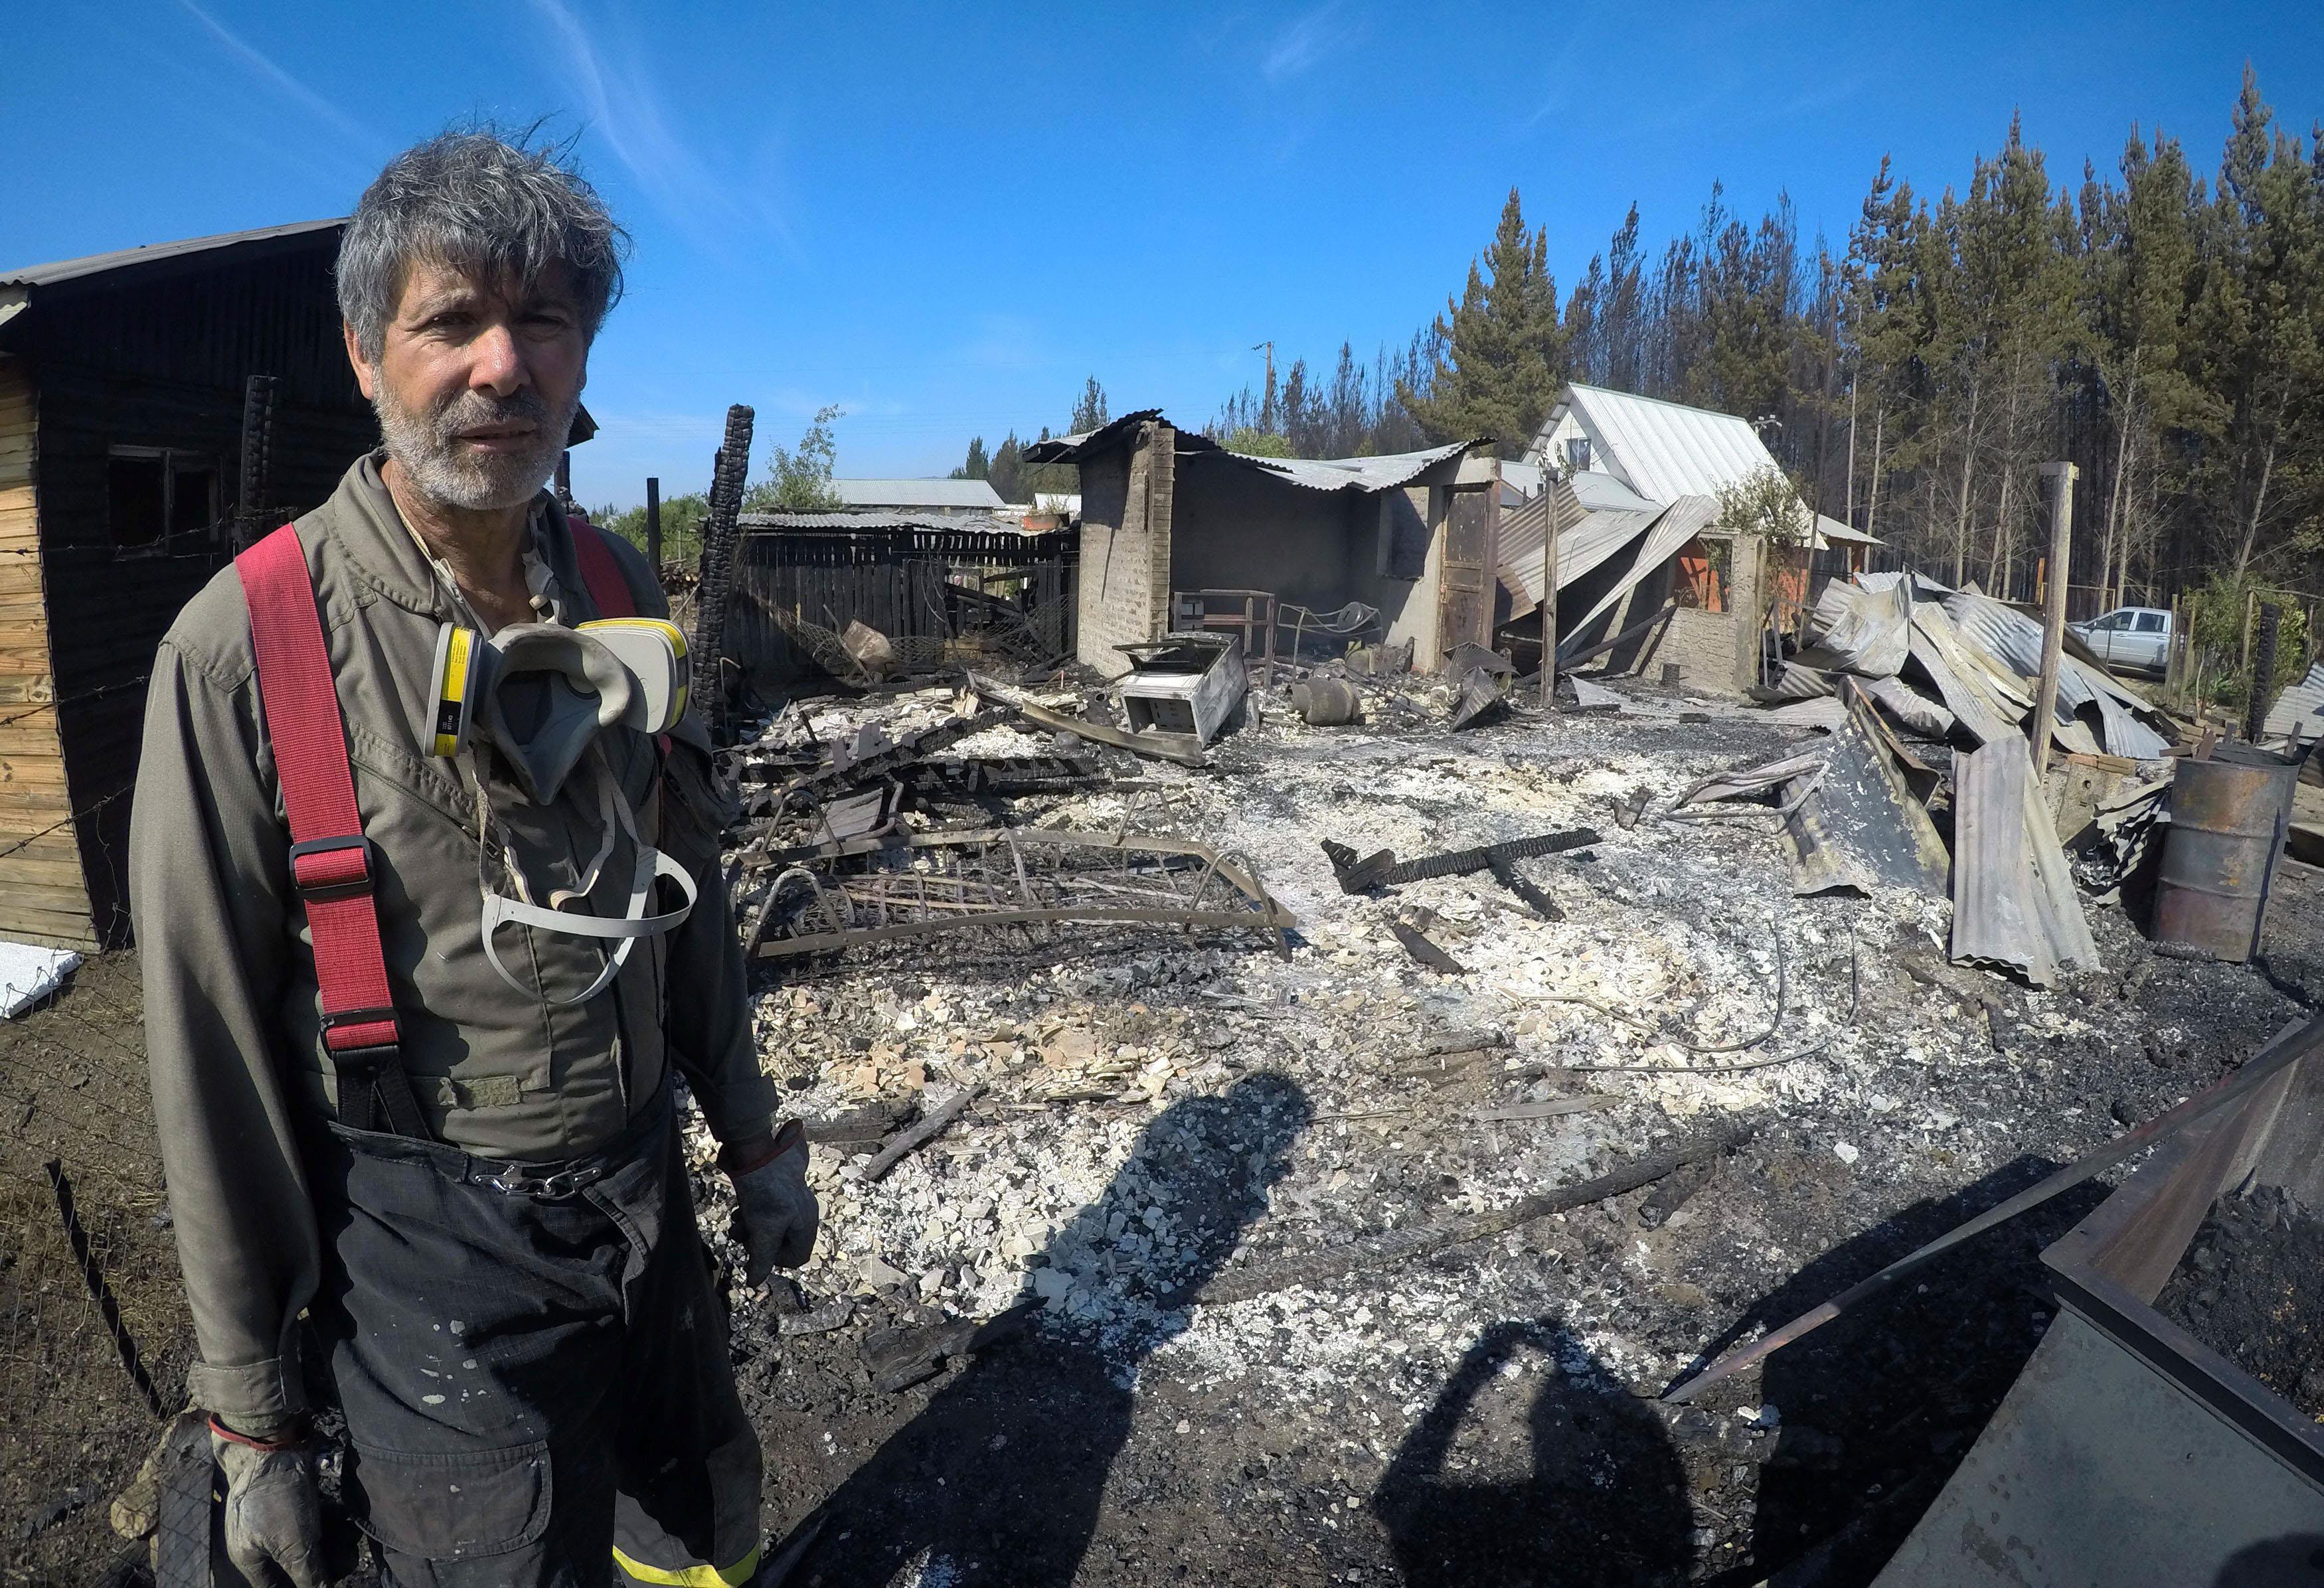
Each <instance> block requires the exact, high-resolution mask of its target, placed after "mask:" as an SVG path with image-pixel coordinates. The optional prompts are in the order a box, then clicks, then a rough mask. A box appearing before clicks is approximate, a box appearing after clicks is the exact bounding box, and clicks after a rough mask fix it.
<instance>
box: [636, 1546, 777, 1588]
mask: <svg viewBox="0 0 2324 1588" xmlns="http://www.w3.org/2000/svg"><path fill="white" fill-rule="evenodd" d="M613 1564H614V1565H617V1566H619V1567H621V1568H622V1573H623V1574H625V1575H627V1576H629V1577H631V1578H632V1579H633V1580H635V1581H637V1582H640V1583H657V1584H661V1585H663V1588H742V1584H743V1583H747V1582H749V1581H750V1580H751V1574H752V1572H755V1571H757V1570H758V1569H759V1552H758V1551H757V1550H756V1549H755V1548H754V1549H752V1551H751V1553H750V1554H748V1555H746V1556H743V1557H742V1559H741V1560H738V1561H736V1562H735V1563H734V1564H733V1565H731V1566H674V1567H671V1566H650V1565H646V1564H645V1562H643V1561H641V1560H632V1559H631V1558H630V1557H629V1556H626V1555H624V1554H622V1547H621V1546H620V1545H618V1544H616V1545H615V1546H613Z"/></svg>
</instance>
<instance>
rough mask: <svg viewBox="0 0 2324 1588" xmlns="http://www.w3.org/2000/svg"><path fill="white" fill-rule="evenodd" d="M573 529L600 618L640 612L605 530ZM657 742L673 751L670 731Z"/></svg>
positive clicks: (581, 525) (575, 524) (576, 553)
mask: <svg viewBox="0 0 2324 1588" xmlns="http://www.w3.org/2000/svg"><path fill="white" fill-rule="evenodd" d="M565 521H566V523H567V524H568V525H570V526H571V527H572V530H573V560H574V561H575V562H576V563H578V564H580V565H581V583H584V584H586V585H587V586H588V587H589V601H590V603H591V604H592V605H593V606H595V608H596V609H597V616H599V617H600V618H634V617H636V616H637V615H638V601H637V597H636V596H634V595H632V593H631V592H630V582H629V581H628V580H627V579H625V578H623V577H622V565H621V564H619V563H617V562H615V561H614V560H613V548H612V547H611V546H607V545H606V544H605V532H604V530H603V529H600V528H597V526H595V524H591V523H587V522H579V521H576V520H574V519H566V520H565ZM654 744H655V746H656V747H657V748H659V750H660V751H661V753H662V755H663V756H664V757H668V756H669V734H667V733H664V734H659V735H657V736H656V738H655V739H654Z"/></svg>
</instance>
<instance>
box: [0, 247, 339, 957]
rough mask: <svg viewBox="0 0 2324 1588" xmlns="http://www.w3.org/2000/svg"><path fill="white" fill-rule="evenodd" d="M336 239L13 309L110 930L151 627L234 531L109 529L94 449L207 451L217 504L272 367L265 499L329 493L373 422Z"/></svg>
mask: <svg viewBox="0 0 2324 1588" xmlns="http://www.w3.org/2000/svg"><path fill="white" fill-rule="evenodd" d="M336 247H337V240H336V238H332V237H327V238H323V239H320V240H318V241H317V242H315V243H311V244H309V245H305V246H303V247H302V248H301V249H300V250H299V251H297V252H293V253H291V254H288V255H285V256H281V257H275V258H269V259H263V260H255V261H242V262H232V261H225V262H219V263H218V264H217V265H216V266H214V267H212V268H208V269H203V270H199V271H193V272H191V273H188V274H183V275H179V276H173V277H171V278H169V279H166V280H160V281H143V280H138V279H135V278H134V277H127V276H124V277H123V278H119V279H113V278H97V279H94V280H91V281H89V282H88V283H86V284H83V285H78V286H77V287H76V289H74V290H73V291H70V292H66V291H64V290H62V289H41V290H40V291H38V292H36V293H35V296H34V298H33V300H32V304H31V306H30V307H29V308H27V309H26V311H25V312H24V315H23V326H22V329H23V331H24V332H25V333H27V335H24V336H23V338H22V343H23V345H24V346H25V347H26V348H27V351H28V352H29V353H30V355H31V357H32V360H33V361H35V363H36V368H37V372H38V377H39V382H40V392H41V404H40V438H39V448H40V454H41V475H40V535H41V546H42V556H41V558H40V559H39V560H40V561H41V562H42V565H43V567H44V569H45V574H44V586H45V592H44V593H45V601H46V610H47V617H48V623H49V637H50V638H49V662H50V665H51V666H52V667H53V670H54V675H55V697H54V698H55V699H56V701H57V709H58V712H59V716H60V721H59V727H58V732H59V736H60V739H61V742H62V743H63V745H64V748H65V766H66V771H67V782H68V785H69V791H70V794H71V797H72V802H73V807H74V808H75V809H76V810H78V811H80V812H85V813H86V819H85V820H83V821H82V822H79V823H78V826H77V828H76V829H75V831H76V832H77V834H78V839H79V852H80V855H81V860H82V867H83V878H84V881H85V884H86V886H87V890H88V897H87V906H86V907H87V909H88V912H89V913H90V916H91V919H92V921H93V923H94V930H95V932H97V935H98V936H99V937H100V938H102V939H104V940H105V941H107V942H120V941H125V940H126V938H127V936H128V932H129V918H128V905H129V895H128V838H129V807H130V801H129V797H128V795H129V791H130V789H131V787H132V785H134V782H135V779H136V775H137V752H138V745H139V741H140V739H141V737H142V731H143V721H144V711H145V680H146V677H147V675H149V674H150V673H151V672H152V664H153V651H154V647H156V646H157V645H159V644H160V643H161V636H162V634H163V633H164V632H166V631H167V629H169V626H170V624H171V622H172V621H173V620H175V619H176V617H177V615H178V610H179V609H180V608H181V607H182V606H184V605H185V603H186V601H188V600H189V599H190V598H191V597H192V596H193V594H194V592H197V591H198V590H199V589H200V588H201V587H202V585H203V584H204V583H206V582H207V581H208V580H209V579H210V578H211V577H212V576H213V575H214V574H217V572H218V570H220V569H221V568H223V567H225V566H226V563H227V561H228V559H229V557H230V556H231V555H232V550H233V548H232V544H231V537H230V533H229V530H228V528H227V527H226V526H225V525H223V524H221V525H220V526H219V527H218V528H217V533H216V534H215V535H214V536H210V537H189V538H188V539H186V540H183V541H180V542H178V543H176V544H173V545H171V546H161V547H136V548H128V549H124V548H122V547H119V546H115V544H114V540H113V536H112V529H111V526H110V524H109V522H108V518H107V515H108V504H107V500H106V455H107V453H108V451H109V450H110V449H111V448H112V447H115V446H124V445H127V446H158V447H171V448H177V449H182V450H185V451H188V452H192V453H197V454H202V455H204V456H207V457H209V458H212V459H215V460H216V461H217V464H218V467H219V469H220V470H221V473H222V478H223V483H224V494H225V500H224V502H223V504H222V505H223V507H224V509H225V510H226V511H227V512H229V513H230V512H231V511H232V510H233V509H234V508H235V505H236V504H235V502H234V501H233V500H232V497H233V491H234V482H235V477H236V473H237V468H238V464H239V461H240V460H239V455H238V454H239V453H240V450H241V434H242V390H243V382H244V379H245V378H246V377H248V376H250V375H253V374H272V375H274V376H277V377H278V378H280V379H281V382H282V386H281V396H280V399H279V401H278V405H277V408H276V410H275V419H274V445H273V448H272V482H271V486H270V490H269V492H268V495H269V498H270V500H268V501H267V502H265V503H264V504H262V505H263V506H265V507H267V508H268V509H272V513H273V516H279V517H281V518H284V519H288V518H292V517H296V516H297V515H298V514H300V513H303V512H305V511H307V510H308V509H311V508H314V507H316V506H318V505H319V504H320V503H321V502H322V501H323V500H326V499H327V497H328V496H329V495H330V493H331V491H333V489H335V488H336V487H337V484H338V481H339V477H340V475H341V474H342V473H345V472H346V467H347V465H348V464H351V463H353V462H354V461H355V458H357V457H358V456H360V455H361V454H363V453H364V451H365V450H367V449H368V448H369V447H370V446H372V445H374V442H375V440H376V437H377V435H378V431H377V427H376V426H375V424H374V420H373V418H372V414H371V409H370V407H369V405H368V404H366V403H365V402H364V400H363V398H362V396H361V394H360V393H359V392H357V390H355V378H354V375H353V374H352V373H351V372H349V370H348V368H347V363H346V353H344V352H343V351H342V350H341V347H340V344H339V328H338V311H337V304H336V301H335V299H334V298H333V294H332V289H331V280H330V263H331V260H332V258H333V255H334V253H335V251H336ZM0 665H5V631H0Z"/></svg>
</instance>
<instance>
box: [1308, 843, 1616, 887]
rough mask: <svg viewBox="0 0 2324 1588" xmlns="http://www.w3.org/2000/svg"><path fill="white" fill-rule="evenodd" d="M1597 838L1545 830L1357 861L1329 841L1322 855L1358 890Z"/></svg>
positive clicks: (1553, 851) (1503, 862) (1381, 852)
mask: <svg viewBox="0 0 2324 1588" xmlns="http://www.w3.org/2000/svg"><path fill="white" fill-rule="evenodd" d="M1599 841H1600V839H1599V836H1598V834H1597V832H1596V831H1595V830H1594V829H1591V828H1587V827H1577V828H1572V829H1570V830H1568V831H1563V832H1545V833H1543V834H1542V835H1541V836H1540V837H1538V838H1513V839H1510V840H1508V841H1507V842H1504V843H1497V844H1484V845H1480V847H1478V848H1476V849H1454V850H1452V851H1451V852H1450V853H1447V854H1442V855H1428V856H1425V857H1423V858H1420V859H1417V860H1402V861H1399V860H1398V859H1397V858H1396V851H1394V850H1393V849H1376V850H1374V851H1373V852H1372V853H1371V854H1369V855H1366V856H1364V857H1362V858H1357V855H1356V851H1355V850H1353V849H1350V848H1348V846H1347V845H1345V844H1342V843H1333V842H1331V841H1329V840H1326V841H1325V843H1324V845H1323V853H1324V854H1325V855H1326V856H1328V857H1329V858H1331V862H1332V870H1333V874H1334V875H1336V876H1337V877H1339V879H1340V891H1341V892H1342V893H1344V894H1360V893H1369V892H1370V891H1371V890H1372V889H1373V888H1376V887H1394V886H1397V885H1398V884H1399V883H1406V882H1419V881H1422V880H1423V879H1425V878H1428V877H1460V876H1462V875H1464V874H1466V873H1469V872H1471V871H1489V870H1491V869H1492V868H1493V867H1496V866H1507V865H1508V864H1509V863H1511V862H1512V861H1517V860H1529V859H1533V858H1536V857H1538V856H1543V855H1562V854H1563V853H1565V852H1566V851H1567V850H1568V849H1587V848H1588V847H1589V846H1591V844H1594V843H1597V842H1599Z"/></svg>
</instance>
